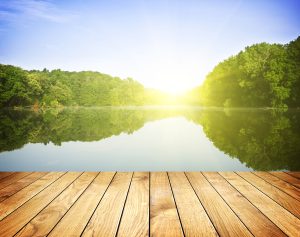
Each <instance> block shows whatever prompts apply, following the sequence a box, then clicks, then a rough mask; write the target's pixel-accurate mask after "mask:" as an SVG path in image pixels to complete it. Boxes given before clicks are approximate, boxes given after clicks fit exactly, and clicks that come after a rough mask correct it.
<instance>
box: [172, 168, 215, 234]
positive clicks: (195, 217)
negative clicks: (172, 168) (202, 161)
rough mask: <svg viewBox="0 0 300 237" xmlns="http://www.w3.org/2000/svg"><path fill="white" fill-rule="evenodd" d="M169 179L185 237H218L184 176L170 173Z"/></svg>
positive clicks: (179, 173)
mask: <svg viewBox="0 0 300 237" xmlns="http://www.w3.org/2000/svg"><path fill="white" fill-rule="evenodd" d="M169 178H170V183H171V187H172V190H173V193H174V198H175V203H176V204H177V209H178V212H179V216H180V219H181V223H182V228H183V232H184V234H185V236H218V234H217V232H216V230H215V228H214V226H213V224H212V223H211V221H210V219H209V217H208V216H207V214H206V212H205V210H204V208H203V207H202V205H201V203H200V202H199V199H198V198H197V195H196V194H195V192H194V190H193V188H192V187H191V185H190V183H189V181H188V180H187V178H186V176H185V174H184V173H183V172H170V173H169ZM199 225H200V226H201V228H199Z"/></svg>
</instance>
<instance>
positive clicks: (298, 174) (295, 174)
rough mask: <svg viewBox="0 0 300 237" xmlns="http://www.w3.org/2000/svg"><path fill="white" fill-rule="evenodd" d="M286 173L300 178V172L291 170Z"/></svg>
mask: <svg viewBox="0 0 300 237" xmlns="http://www.w3.org/2000/svg"><path fill="white" fill-rule="evenodd" d="M286 173H287V174H289V175H291V176H294V177H296V178H298V179H300V172H295V171H294V172H291V171H289V172H286Z"/></svg>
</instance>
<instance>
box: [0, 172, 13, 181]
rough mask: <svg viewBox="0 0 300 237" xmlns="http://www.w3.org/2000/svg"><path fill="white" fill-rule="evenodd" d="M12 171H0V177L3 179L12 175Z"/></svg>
mask: <svg viewBox="0 0 300 237" xmlns="http://www.w3.org/2000/svg"><path fill="white" fill-rule="evenodd" d="M13 173H14V172H0V179H3V178H5V177H7V176H9V175H12V174H13Z"/></svg>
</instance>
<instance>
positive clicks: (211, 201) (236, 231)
mask: <svg viewBox="0 0 300 237" xmlns="http://www.w3.org/2000/svg"><path fill="white" fill-rule="evenodd" d="M187 177H188V179H189V180H190V182H191V184H192V186H193V187H194V189H195V192H196V194H197V196H198V198H199V199H200V201H201V203H202V205H203V207H204V208H205V210H206V211H207V213H208V215H209V216H210V218H211V220H212V222H213V224H214V226H215V227H216V229H217V231H218V233H219V234H220V235H221V236H252V234H251V233H250V232H249V230H248V229H247V228H246V227H245V226H244V224H243V223H242V222H241V221H240V219H239V218H238V217H237V216H236V215H235V213H234V212H233V211H232V210H231V209H230V207H229V206H228V205H227V204H226V203H225V202H224V200H223V199H222V198H221V197H220V195H219V194H218V193H217V192H216V191H215V189H214V188H213V187H212V186H211V185H210V183H209V182H208V181H207V180H206V178H205V177H204V176H203V174H201V173H200V172H189V173H187Z"/></svg>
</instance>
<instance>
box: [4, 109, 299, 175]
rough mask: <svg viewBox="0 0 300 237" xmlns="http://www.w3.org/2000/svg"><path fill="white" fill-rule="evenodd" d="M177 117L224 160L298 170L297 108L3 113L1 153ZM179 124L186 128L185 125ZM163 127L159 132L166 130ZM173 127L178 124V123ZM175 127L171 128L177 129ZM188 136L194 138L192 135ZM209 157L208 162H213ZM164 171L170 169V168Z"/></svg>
mask: <svg viewBox="0 0 300 237" xmlns="http://www.w3.org/2000/svg"><path fill="white" fill-rule="evenodd" d="M174 117H182V118H184V119H185V120H186V121H192V122H193V123H195V124H197V125H200V126H201V127H203V131H204V133H205V135H206V137H207V138H208V139H209V140H210V141H211V142H212V143H213V145H214V146H215V148H217V149H219V150H220V151H222V153H223V154H224V157H225V156H226V157H227V158H226V159H231V158H229V157H232V158H237V159H238V160H239V161H240V162H241V163H244V164H245V165H246V166H247V167H249V168H252V169H255V170H281V169H286V170H299V169H300V112H299V111H297V110H289V111H287V112H278V111H277V112H276V111H273V110H246V109H244V110H225V111H224V110H215V109H200V108H194V107H182V108H157V107H152V108H149V107H147V108H134V107H133V108H92V109H91V108H89V109H88V108H80V109H62V110H46V111H43V112H42V111H39V112H32V111H28V110H19V111H14V110H2V111H1V112H0V152H2V153H3V152H5V151H13V150H15V149H20V148H22V147H23V146H24V145H25V144H28V143H43V144H48V143H50V142H51V143H53V144H55V145H58V146H60V145H61V144H62V143H64V142H70V141H81V142H92V141H101V140H103V139H106V138H109V137H112V136H119V135H120V134H122V133H123V134H132V133H134V132H135V131H138V130H139V129H141V128H142V127H143V126H144V125H145V124H146V123H147V122H150V121H156V120H161V119H165V118H174ZM166 121H167V120H166ZM170 121H171V120H170ZM167 123H171V122H168V121H167V122H165V123H164V124H165V125H164V127H166V124H167ZM177 124H183V121H180V123H177ZM162 125H163V123H162ZM162 125H161V127H160V128H159V129H162V128H163V126H162ZM174 126H177V125H175V124H174ZM174 126H173V127H172V126H171V125H170V126H169V127H170V129H174ZM201 131H202V130H199V131H197V132H199V133H200V132H201ZM171 132H172V130H169V133H171ZM183 133H184V131H183ZM189 133H191V139H193V138H194V137H193V135H192V132H189ZM143 136H144V137H145V135H141V137H140V138H139V140H141V138H143ZM151 136H155V134H154V135H151ZM170 136H172V135H171V134H170ZM126 139H128V138H126ZM156 139H161V138H160V137H157V138H156ZM165 139H167V138H165ZM170 139H172V138H171V137H170ZM186 139H189V138H186ZM194 139H195V138H194ZM180 142H181V143H183V142H184V141H183V140H181V141H180V140H178V141H176V142H174V143H176V144H175V146H176V147H175V146H174V149H175V148H176V149H180V144H179V143H180ZM189 142H190V146H189V149H192V148H191V146H193V147H196V148H197V146H200V145H201V144H199V143H197V141H195V144H194V143H193V141H189ZM143 143H147V141H144V142H143ZM64 144H65V143H64ZM140 146H142V145H140ZM196 148H195V149H196ZM154 149H155V148H154ZM162 149H165V150H166V149H169V150H170V149H172V148H171V147H165V148H162ZM181 149H182V150H181V151H177V153H176V154H181V156H182V157H181V159H182V160H183V161H184V159H186V160H187V161H188V159H187V158H184V156H186V155H188V151H187V150H186V149H188V148H187V146H186V147H185V148H184V147H183V146H182V148H181ZM201 149H207V150H209V149H212V148H211V147H210V146H208V145H207V146H201ZM207 152H210V151H207ZM6 154H7V152H6ZM174 154H175V153H174ZM174 154H173V156H174ZM108 155H109V154H108ZM178 156H179V155H178ZM0 157H1V153H0ZM158 158H159V159H167V158H166V157H165V154H164V157H158ZM140 159H143V157H140ZM199 159H200V158H199ZM207 159H208V161H209V158H207ZM163 169H164V170H168V167H164V168H163ZM227 169H228V167H227ZM169 170H171V169H169ZM219 170H222V168H220V169H219Z"/></svg>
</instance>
